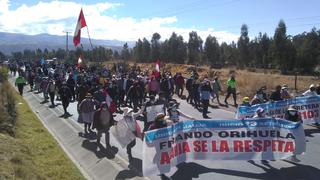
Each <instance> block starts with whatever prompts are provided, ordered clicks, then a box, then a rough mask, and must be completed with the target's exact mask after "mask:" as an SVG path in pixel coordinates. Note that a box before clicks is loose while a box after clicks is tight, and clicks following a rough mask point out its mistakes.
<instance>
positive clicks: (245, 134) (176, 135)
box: [142, 118, 306, 176]
mask: <svg viewBox="0 0 320 180" xmlns="http://www.w3.org/2000/svg"><path fill="white" fill-rule="evenodd" d="M305 146H306V143H305V135H304V130H303V127H302V124H301V123H295V122H290V121H286V120H282V119H273V118H269V119H246V120H194V121H180V122H178V123H176V124H173V125H171V126H169V127H166V128H162V129H157V130H153V131H148V132H146V134H145V139H144V141H143V153H142V154H143V175H144V176H149V175H156V174H163V173H168V172H170V170H171V167H174V166H176V165H178V164H179V163H181V162H188V161H191V162H194V161H197V160H209V161H210V160H211V161H212V160H246V161H247V160H278V159H285V158H288V157H290V156H292V155H294V154H301V153H303V152H305Z"/></svg>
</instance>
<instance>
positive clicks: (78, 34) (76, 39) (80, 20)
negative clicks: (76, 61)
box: [73, 9, 87, 47]
mask: <svg viewBox="0 0 320 180" xmlns="http://www.w3.org/2000/svg"><path fill="white" fill-rule="evenodd" d="M86 26H87V23H86V20H85V19H84V15H83V12H82V9H81V11H80V14H79V18H78V23H77V27H76V30H75V31H74V36H73V44H74V47H77V45H78V44H79V43H80V37H81V28H83V27H86Z"/></svg>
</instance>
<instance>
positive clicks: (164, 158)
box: [160, 152, 170, 164]
mask: <svg viewBox="0 0 320 180" xmlns="http://www.w3.org/2000/svg"><path fill="white" fill-rule="evenodd" d="M160 164H170V158H169V154H168V152H162V153H161V159H160Z"/></svg>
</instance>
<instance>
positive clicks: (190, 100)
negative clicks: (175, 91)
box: [186, 76, 194, 104]
mask: <svg viewBox="0 0 320 180" xmlns="http://www.w3.org/2000/svg"><path fill="white" fill-rule="evenodd" d="M193 83H194V77H193V76H190V78H188V79H187V82H186V89H187V91H188V97H187V103H190V104H193V94H192V84H193Z"/></svg>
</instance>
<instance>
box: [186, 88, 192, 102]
mask: <svg viewBox="0 0 320 180" xmlns="http://www.w3.org/2000/svg"><path fill="white" fill-rule="evenodd" d="M187 91H188V97H187V102H189V103H191V104H193V94H192V90H190V89H187Z"/></svg>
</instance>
